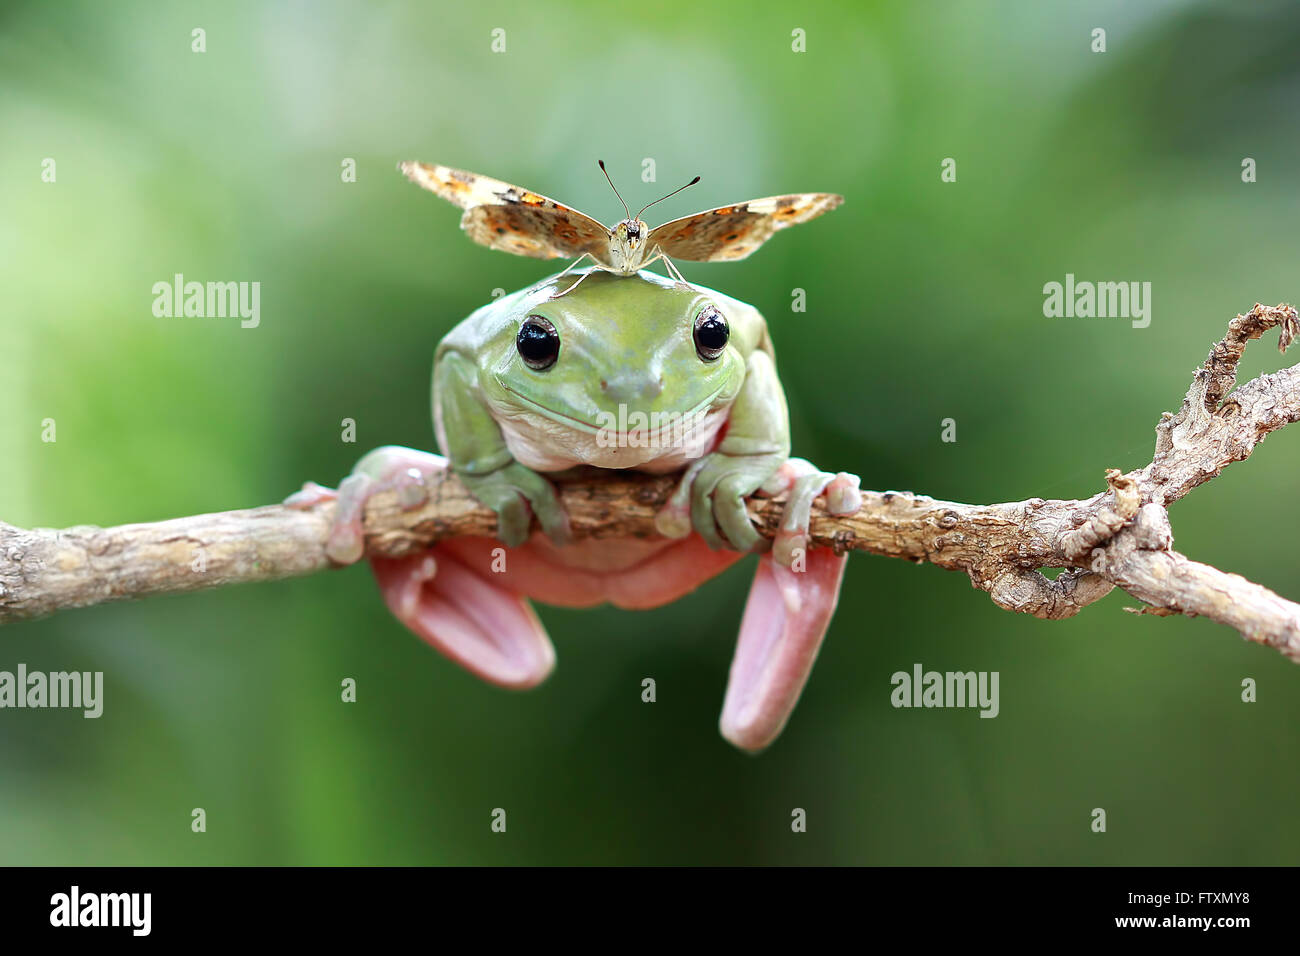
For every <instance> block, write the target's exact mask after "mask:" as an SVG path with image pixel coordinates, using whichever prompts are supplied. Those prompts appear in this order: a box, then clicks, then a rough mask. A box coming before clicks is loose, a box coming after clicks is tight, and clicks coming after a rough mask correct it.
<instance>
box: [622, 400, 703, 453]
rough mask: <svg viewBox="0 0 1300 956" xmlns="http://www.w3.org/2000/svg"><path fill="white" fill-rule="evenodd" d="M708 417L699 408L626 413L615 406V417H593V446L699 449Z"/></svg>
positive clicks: (623, 408) (623, 406)
mask: <svg viewBox="0 0 1300 956" xmlns="http://www.w3.org/2000/svg"><path fill="white" fill-rule="evenodd" d="M707 417H708V413H707V411H706V410H705V409H703V408H700V409H696V410H695V411H692V412H684V413H683V412H642V411H628V408H627V406H626V405H619V406H618V412H617V414H615V413H614V412H610V411H600V412H597V413H596V445H597V447H599V448H682V449H697V448H703V447H704V446H705V445H706V444H707V442H708V440H709V437H710V436H709V434H708V430H707V429H706V427H705V420H706V418H707Z"/></svg>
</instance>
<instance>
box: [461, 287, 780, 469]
mask: <svg viewBox="0 0 1300 956" xmlns="http://www.w3.org/2000/svg"><path fill="white" fill-rule="evenodd" d="M580 277H581V282H580V283H579V284H578V285H577V286H576V287H574V288H573V289H572V291H570V292H567V293H565V294H563V295H558V296H557V295H555V293H556V292H557V290H558V289H560V288H568V287H570V286H572V285H573V282H574V276H572V275H569V276H565V277H563V278H558V279H551V280H548V281H546V282H544V283H543V284H542V285H540V286H538V287H536V288H534V289H529V290H525V291H524V292H521V293H516V294H515V295H514V296H510V297H508V298H507V299H503V300H500V301H499V302H498V303H497V304H496V305H497V306H499V307H500V308H502V309H504V310H506V312H507V315H506V316H502V318H507V319H508V321H505V322H503V323H502V324H501V325H500V326H498V329H497V331H496V333H495V334H494V335H493V336H492V339H493V341H492V346H491V347H492V349H493V352H494V356H493V361H492V362H491V363H490V364H489V365H488V366H487V369H486V370H487V371H488V372H489V378H490V379H491V381H490V382H487V383H485V386H486V387H487V391H488V398H489V400H490V402H491V404H492V406H493V409H494V416H495V417H497V418H498V420H500V419H502V418H507V419H508V418H510V417H511V416H512V415H517V416H520V417H524V416H528V417H537V416H540V417H541V418H543V419H546V420H548V421H549V422H550V423H551V428H559V429H564V430H567V431H571V432H578V433H586V434H587V435H589V436H592V437H593V438H599V437H601V436H603V437H604V438H605V439H611V440H620V441H622V440H626V439H628V438H629V437H630V438H632V439H633V442H634V443H635V439H636V437H637V436H638V435H642V436H643V437H644V436H645V435H646V434H648V433H650V432H657V430H659V429H661V428H664V427H678V426H680V423H681V422H687V423H689V422H691V421H696V422H698V421H701V420H702V419H703V418H705V417H707V416H708V415H709V414H710V413H713V412H716V411H717V410H719V409H723V408H726V407H729V406H730V405H731V403H732V401H733V400H734V399H735V397H736V395H737V394H738V393H739V391H740V388H741V385H742V383H743V381H744V377H745V359H744V358H743V357H742V354H741V351H740V350H739V349H738V348H737V341H736V340H735V339H734V338H733V337H734V336H735V334H736V331H735V328H736V319H738V318H743V319H744V320H745V321H741V322H740V327H741V328H742V329H743V330H744V331H742V332H741V333H740V334H741V335H746V334H749V332H748V330H749V329H750V328H752V327H753V322H752V321H747V320H748V319H749V316H750V314H756V313H755V310H754V309H753V308H752V306H747V305H745V304H744V303H741V302H738V301H736V300H734V299H731V298H730V297H728V296H724V295H722V294H720V293H717V292H713V291H712V290H708V289H702V288H698V287H694V286H688V285H685V284H683V283H677V282H673V281H671V280H669V279H666V278H664V277H662V276H658V275H655V274H654V273H650V272H640V273H637V274H635V275H630V276H620V275H615V274H612V273H609V272H606V271H603V270H599V269H596V270H592V271H590V272H589V273H587V274H580ZM740 313H744V315H743V316H742V315H741V314H740ZM548 430H549V429H548ZM593 463H594V462H593Z"/></svg>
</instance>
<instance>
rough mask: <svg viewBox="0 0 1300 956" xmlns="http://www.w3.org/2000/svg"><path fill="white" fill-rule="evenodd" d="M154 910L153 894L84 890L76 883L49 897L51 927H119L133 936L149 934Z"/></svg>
mask: <svg viewBox="0 0 1300 956" xmlns="http://www.w3.org/2000/svg"><path fill="white" fill-rule="evenodd" d="M152 911H153V894H152V893H83V892H82V890H81V887H79V886H73V887H72V889H71V890H69V891H68V892H67V893H55V894H54V895H53V896H51V897H50V925H51V926H59V927H64V926H66V927H80V926H101V927H102V926H109V927H112V926H119V927H127V928H129V929H130V930H131V935H132V936H148V935H149V931H150V930H151V929H152V924H153V920H152V918H151V913H152Z"/></svg>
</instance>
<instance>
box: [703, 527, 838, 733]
mask: <svg viewBox="0 0 1300 956" xmlns="http://www.w3.org/2000/svg"><path fill="white" fill-rule="evenodd" d="M805 560H806V563H805V566H804V569H803V570H794V569H792V568H790V567H787V566H785V565H783V564H781V563H779V562H777V561H776V560H773V558H772V556H771V555H770V554H765V555H763V556H762V557H761V558H760V559H759V562H758V572H757V573H756V574H755V575H754V583H753V585H752V587H751V588H750V592H749V600H748V602H747V603H746V604H745V615H744V618H743V620H742V621H741V624H740V639H739V641H738V642H737V644H736V653H735V656H734V657H733V658H732V662H731V676H730V679H729V680H728V683H727V694H726V698H725V700H724V701H723V705H722V718H721V720H720V721H719V728H720V729H721V731H722V736H723V737H725V738H726V739H727V740H729V741H730V742H731V743H733V744H735V745H736V746H737V747H739V748H741V749H742V750H749V751H758V750H762V749H763V748H764V747H766V746H767V745H768V744H770V743H771V742H772V741H773V740H775V739H776V738H777V736H779V735H780V733H781V730H782V728H783V727H784V726H785V722H786V720H787V719H788V718H789V716H790V712H791V711H793V710H794V706H795V704H796V703H798V701H799V695H800V693H801V692H802V691H803V687H804V684H805V683H806V682H807V680H808V674H809V672H810V671H811V670H812V666H813V662H814V661H815V660H816V659H817V651H818V650H819V649H820V647H821V643H822V637H823V636H825V634H826V629H827V627H828V626H829V625H830V621H831V616H832V615H833V614H834V613H835V605H836V602H837V601H838V600H839V593H840V584H841V582H842V580H843V578H844V566H845V563H846V561H847V558H846V556H844V555H836V554H835V553H834V552H833V551H831V550H829V549H825V548H816V549H810V550H809V551H808V552H807V553H806V559H805Z"/></svg>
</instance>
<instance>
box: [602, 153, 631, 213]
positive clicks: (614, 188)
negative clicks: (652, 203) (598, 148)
mask: <svg viewBox="0 0 1300 956" xmlns="http://www.w3.org/2000/svg"><path fill="white" fill-rule="evenodd" d="M596 165H598V166H599V167H600V171H601V172H602V173H604V174H605V182H607V183H609V188H610V189H612V190H614V195H615V196H618V187H617V186H615V185H614V180H612V179H610V178H609V170H608V169H606V168H605V161H604V160H603V159H598V160H596ZM618 201H619V202H623V197H622V196H618ZM623 211H624V212H625V213H627V218H629V219H631V218H632V210H630V209H628V208H627V203H625V202H623Z"/></svg>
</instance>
